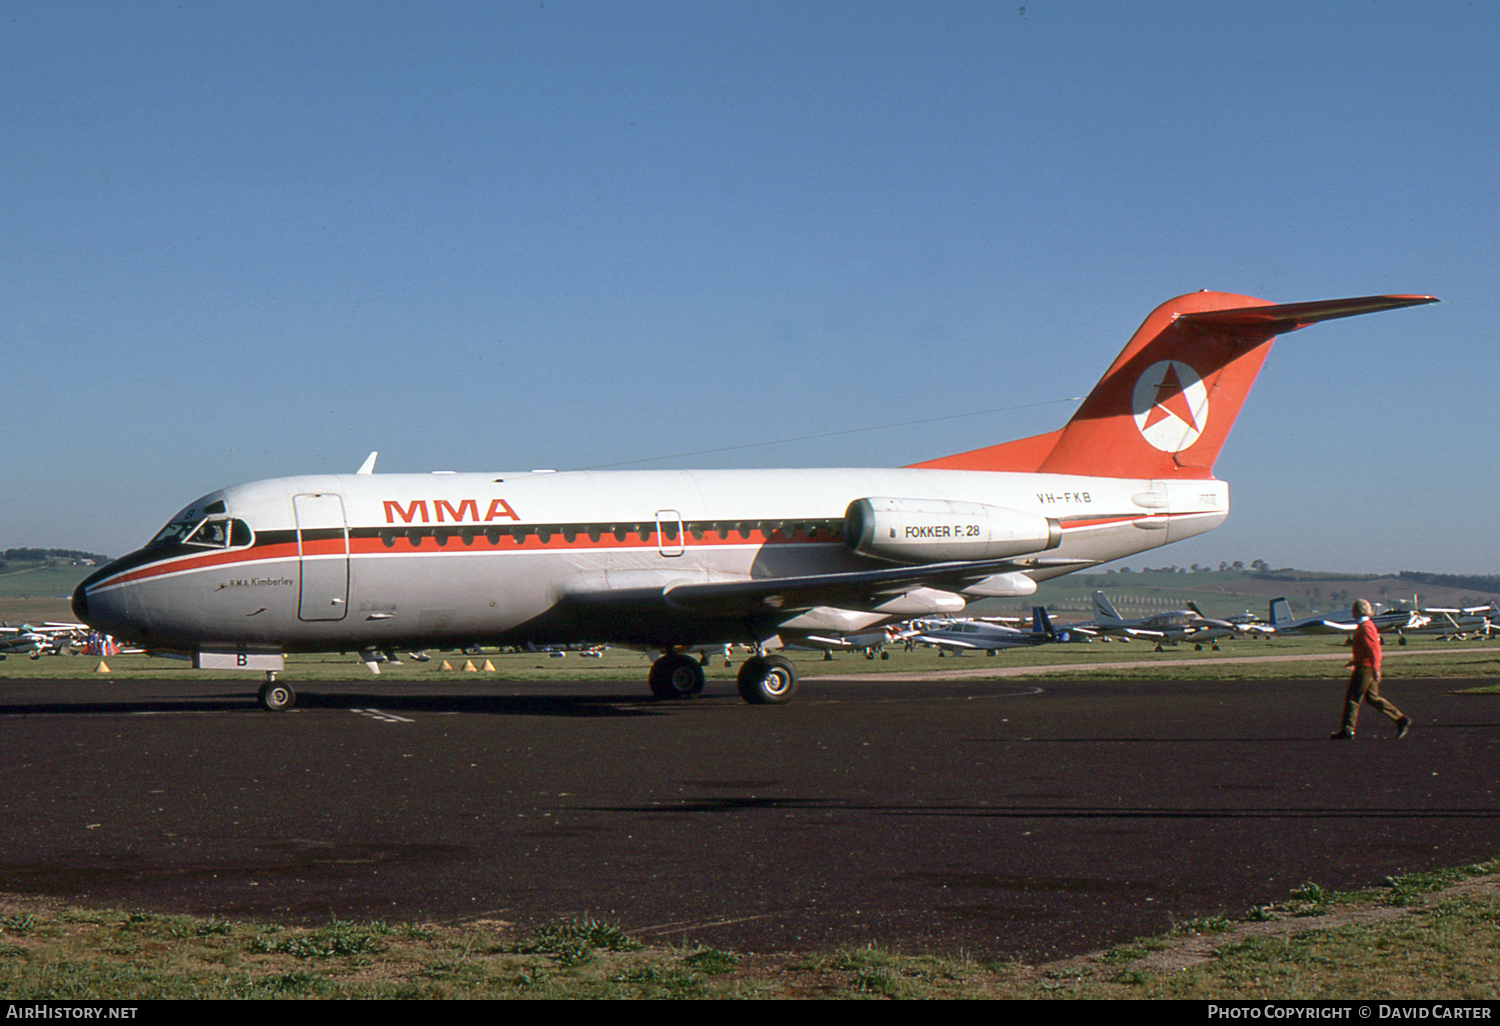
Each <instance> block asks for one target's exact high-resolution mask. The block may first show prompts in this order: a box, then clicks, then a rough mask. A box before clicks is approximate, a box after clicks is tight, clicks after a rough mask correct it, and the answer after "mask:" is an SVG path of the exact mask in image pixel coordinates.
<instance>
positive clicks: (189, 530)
mask: <svg viewBox="0 0 1500 1026" xmlns="http://www.w3.org/2000/svg"><path fill="white" fill-rule="evenodd" d="M219 505H222V504H219ZM254 540H255V535H254V532H252V531H251V530H250V525H249V524H247V523H245V522H244V521H243V520H229V519H227V518H225V517H213V518H211V519H207V520H205V519H201V518H200V519H191V518H189V519H182V520H173V521H172V522H171V523H170V524H168V525H167V526H166V527H163V528H162V529H161V530H160V531H159V532H158V533H157V535H156V537H155V538H153V539H151V542H150V545H149V546H148V548H154V547H157V546H163V545H195V546H202V547H203V548H209V549H227V548H231V547H238V546H241V545H249V544H250V543H251V542H252V541H254Z"/></svg>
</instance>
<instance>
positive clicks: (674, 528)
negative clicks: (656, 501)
mask: <svg viewBox="0 0 1500 1026" xmlns="http://www.w3.org/2000/svg"><path fill="white" fill-rule="evenodd" d="M656 551H658V552H660V553H661V554H662V555H663V556H680V555H682V552H683V530H682V514H681V513H679V512H677V511H676V510H675V509H659V510H657V511H656Z"/></svg>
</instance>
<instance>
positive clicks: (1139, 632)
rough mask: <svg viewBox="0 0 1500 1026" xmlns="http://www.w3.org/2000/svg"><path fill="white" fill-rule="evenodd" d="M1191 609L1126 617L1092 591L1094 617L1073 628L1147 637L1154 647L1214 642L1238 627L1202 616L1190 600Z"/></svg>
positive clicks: (1236, 632) (1091, 632)
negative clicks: (1154, 644)
mask: <svg viewBox="0 0 1500 1026" xmlns="http://www.w3.org/2000/svg"><path fill="white" fill-rule="evenodd" d="M1188 605H1189V606H1191V607H1192V608H1190V609H1171V610H1167V611H1166V612H1161V613H1153V614H1151V615H1150V616H1143V617H1139V618H1138V619H1134V620H1127V619H1125V618H1124V617H1123V616H1121V615H1120V614H1119V613H1118V612H1116V610H1115V607H1114V604H1113V603H1112V602H1110V601H1109V599H1108V597H1106V596H1105V594H1104V592H1102V591H1096V592H1094V618H1093V619H1092V620H1090V621H1089V622H1087V623H1080V624H1075V625H1074V627H1073V629H1074V630H1078V631H1083V632H1084V633H1088V634H1103V635H1106V636H1115V637H1123V638H1146V639H1148V640H1151V641H1154V642H1156V650H1157V651H1158V652H1160V651H1161V647H1162V646H1163V645H1175V644H1177V643H1178V642H1180V641H1193V642H1197V643H1199V644H1200V645H1201V644H1202V643H1203V642H1205V641H1211V642H1213V643H1214V648H1218V647H1219V645H1218V639H1220V638H1228V637H1232V636H1233V635H1235V634H1238V633H1240V630H1241V628H1240V627H1239V626H1238V625H1237V624H1234V623H1232V622H1230V621H1229V620H1215V619H1214V618H1212V617H1208V616H1204V615H1203V613H1202V611H1201V610H1199V609H1198V607H1197V606H1195V605H1193V604H1192V603H1188Z"/></svg>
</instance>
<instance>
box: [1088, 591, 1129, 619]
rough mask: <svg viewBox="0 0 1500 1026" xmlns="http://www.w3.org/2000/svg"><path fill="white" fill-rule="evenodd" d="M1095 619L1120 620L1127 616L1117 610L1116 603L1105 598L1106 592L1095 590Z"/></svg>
mask: <svg viewBox="0 0 1500 1026" xmlns="http://www.w3.org/2000/svg"><path fill="white" fill-rule="evenodd" d="M1094 619H1095V620H1104V621H1109V620H1115V621H1119V620H1123V619H1125V618H1124V617H1123V616H1121V615H1120V614H1119V613H1117V612H1115V605H1114V603H1113V602H1111V601H1110V600H1109V599H1107V598H1105V596H1104V592H1102V591H1096V592H1094Z"/></svg>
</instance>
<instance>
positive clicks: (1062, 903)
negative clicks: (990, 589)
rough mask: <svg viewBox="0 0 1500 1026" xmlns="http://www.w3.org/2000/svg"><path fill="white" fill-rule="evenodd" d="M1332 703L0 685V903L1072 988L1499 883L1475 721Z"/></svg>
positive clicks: (1444, 687) (1490, 768)
mask: <svg viewBox="0 0 1500 1026" xmlns="http://www.w3.org/2000/svg"><path fill="white" fill-rule="evenodd" d="M1466 683H1472V682H1463V681H1443V680H1399V679H1398V680H1391V681H1390V682H1389V683H1388V684H1387V688H1386V690H1387V691H1388V693H1389V697H1391V698H1392V699H1393V700H1394V701H1395V702H1396V703H1397V704H1398V705H1399V706H1401V708H1402V709H1403V710H1404V711H1405V712H1407V713H1408V714H1410V715H1411V716H1412V717H1413V719H1414V720H1415V723H1416V726H1415V727H1414V728H1413V729H1412V732H1411V734H1410V736H1408V737H1407V738H1405V739H1404V740H1401V741H1396V740H1394V738H1393V737H1392V733H1393V732H1392V730H1391V727H1390V725H1389V724H1388V723H1387V722H1386V721H1385V720H1384V719H1383V718H1382V717H1380V716H1379V715H1378V714H1376V713H1375V712H1374V711H1373V710H1369V709H1367V710H1366V711H1365V712H1364V713H1363V714H1362V715H1361V721H1360V726H1361V728H1362V729H1361V731H1360V736H1359V738H1358V740H1356V741H1354V742H1352V743H1348V742H1333V741H1329V740H1328V739H1327V735H1328V732H1329V730H1331V729H1332V728H1333V727H1334V726H1335V725H1336V722H1337V718H1338V715H1339V706H1340V703H1341V700H1342V690H1343V685H1342V683H1341V682H1340V681H1339V680H1337V679H1336V678H1335V677H1333V676H1330V677H1328V678H1323V679H1318V680H1272V681H1224V682H1170V683H1168V682H1139V681H1131V682H1113V681H1097V680H1093V681H1061V680H1050V679H1046V678H1040V679H1035V680H1000V681H974V680H961V681H936V682H932V681H929V682H917V681H893V680H885V679H881V678H878V677H875V676H870V677H867V678H863V679H861V680H855V681H844V680H836V681H835V680H830V681H820V680H817V679H808V680H804V681H803V684H802V689H801V692H800V693H799V695H798V697H797V700H796V701H795V702H794V703H792V704H790V705H787V706H781V707H752V706H748V705H745V704H744V703H743V702H741V701H740V700H739V698H738V696H737V695H735V694H734V690H733V685H732V684H725V683H719V682H710V685H709V689H708V692H707V693H706V694H705V696H703V697H701V698H698V699H694V700H691V701H684V702H657V701H654V700H652V699H650V698H649V697H647V696H646V695H645V694H644V691H645V689H644V685H642V684H641V683H640V682H639V681H622V682H619V683H613V684H583V683H578V682H566V683H555V684H552V683H526V684H493V683H481V682H463V683H436V684H426V683H413V682H410V681H394V680H392V681H373V680H357V681H350V682H347V683H316V684H307V685H303V686H301V687H300V696H299V704H298V707H297V709H296V710H294V711H291V712H288V713H280V714H276V713H268V712H264V711H262V710H260V709H259V708H258V707H257V706H256V705H255V701H254V686H253V682H252V683H247V682H234V681H225V682H219V681H191V682H175V683H169V682H165V681H160V682H158V681H145V682H142V681H129V682H126V681H120V682H111V681H104V680H90V681H21V680H6V681H0V774H3V775H0V816H3V822H4V823H5V829H4V832H3V835H0V891H10V892H16V893H23V894H44V895H49V896H54V897H58V898H61V899H64V900H67V901H71V902H77V903H80V904H99V905H110V906H123V907H130V908H146V909H152V910H159V911H184V912H195V913H214V914H219V915H225V916H245V917H265V918H271V919H276V920H287V921H298V922H326V921H327V920H329V919H331V918H338V919H356V918H367V917H374V918H380V919H384V920H386V921H392V922H394V921H408V920H415V921H427V922H461V921H473V920H493V921H502V922H507V923H513V924H515V925H516V926H518V927H522V928H524V927H526V926H529V925H534V924H539V923H543V922H548V921H553V920H556V919H558V918H568V917H575V916H583V915H592V916H595V917H598V918H601V919H605V920H608V921H610V922H613V923H616V924H618V925H619V926H621V927H622V928H623V929H624V930H626V931H627V932H629V933H631V934H633V935H635V936H637V937H640V938H642V939H644V940H660V941H663V942H671V943H681V942H684V941H697V942H701V943H704V944H708V945H713V946H718V947H724V948H731V949H735V950H741V951H781V950H788V949H814V948H817V949H826V948H830V947H833V946H837V945H847V944H861V945H862V944H865V943H871V942H873V943H876V944H880V945H884V946H888V947H891V948H895V949H899V950H906V951H944V952H957V951H965V952H968V953H970V954H973V955H976V956H985V957H1019V958H1026V959H1037V958H1051V957H1060V956H1065V955H1070V954H1077V953H1080V952H1083V951H1087V950H1093V949H1097V948H1101V947H1104V946H1107V945H1109V944H1111V943H1115V942H1120V941H1124V940H1129V939H1131V938H1133V937H1136V936H1139V935H1142V934H1146V933H1150V932H1156V931H1160V930H1162V929H1165V928H1168V927H1170V926H1172V925H1174V924H1176V923H1182V922H1186V921H1188V920H1191V919H1193V918H1194V917H1197V916H1203V915H1211V914H1216V913H1230V914H1241V913H1243V912H1245V911H1246V910H1247V909H1249V908H1250V907H1251V906H1253V905H1255V904H1258V903H1262V902H1265V901H1270V900H1276V899H1280V898H1283V897H1285V896H1286V894H1287V893H1288V891H1290V890H1291V889H1293V888H1296V887H1298V886H1299V885H1301V884H1303V883H1306V882H1309V881H1312V882H1316V883H1318V884H1320V885H1322V886H1324V887H1336V888H1344V887H1356V886H1367V885H1372V884H1378V883H1379V882H1380V881H1381V880H1382V879H1383V878H1384V877H1386V876H1387V875H1390V874H1395V873H1400V872H1407V871H1416V870H1422V869H1428V868H1434V867H1439V866H1448V865H1457V864H1464V863H1468V862H1474V861H1479V860H1482V859H1487V858H1491V857H1493V856H1495V855H1496V854H1500V818H1497V813H1500V797H1497V793H1496V789H1497V784H1496V781H1495V774H1494V767H1495V765H1496V762H1497V758H1500V699H1497V698H1494V697H1483V696H1465V695H1458V694H1454V693H1453V691H1454V690H1455V689H1456V688H1458V687H1461V686H1463V685H1464V684H1466Z"/></svg>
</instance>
